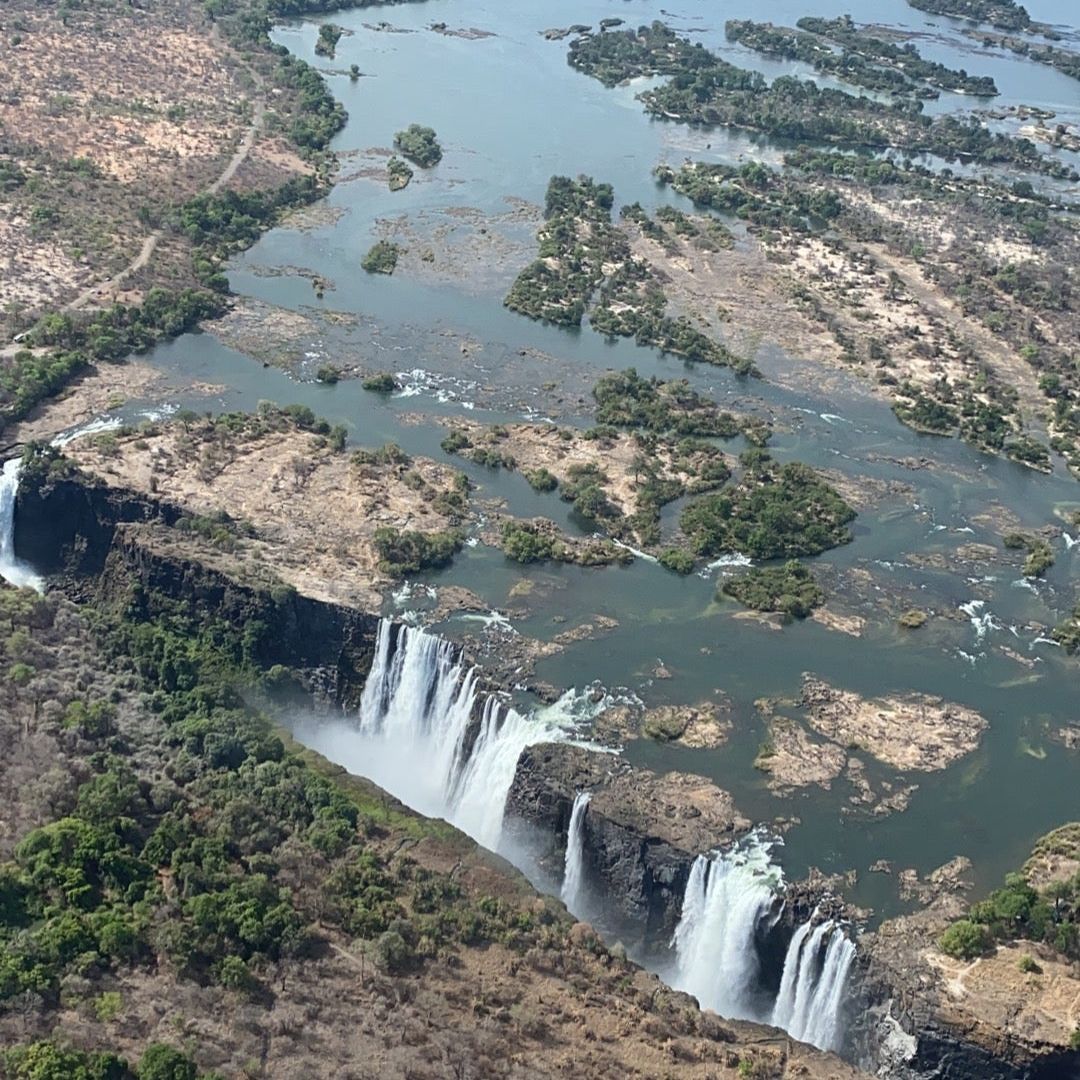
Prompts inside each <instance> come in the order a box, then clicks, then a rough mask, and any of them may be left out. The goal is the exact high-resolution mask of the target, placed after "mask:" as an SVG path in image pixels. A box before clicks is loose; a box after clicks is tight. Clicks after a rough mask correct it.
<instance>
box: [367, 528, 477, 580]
mask: <svg viewBox="0 0 1080 1080" xmlns="http://www.w3.org/2000/svg"><path fill="white" fill-rule="evenodd" d="M462 542H463V541H462V537H461V534H460V533H457V532H439V533H424V532H412V531H405V532H399V531H398V530H397V529H392V528H389V527H387V526H384V527H383V528H380V529H376V531H375V550H376V552H377V553H378V556H379V569H380V570H381V571H382V572H383V573H384V574H389V575H390V576H391V577H404V576H405V575H406V574H418V573H420V572H421V571H423V570H436V569H439V568H440V567H443V566H448V565H449V564H450V561H451V560H452V559H453V557H454V555H455V554H456V553H457V552H458V551H460V550H461V545H462Z"/></svg>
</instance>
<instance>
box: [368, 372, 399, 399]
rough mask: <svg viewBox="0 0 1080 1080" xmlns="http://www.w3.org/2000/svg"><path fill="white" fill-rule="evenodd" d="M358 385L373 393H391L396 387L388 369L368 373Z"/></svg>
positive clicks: (395, 382) (395, 381)
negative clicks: (371, 373)
mask: <svg viewBox="0 0 1080 1080" xmlns="http://www.w3.org/2000/svg"><path fill="white" fill-rule="evenodd" d="M360 385H361V386H363V388H364V389H365V390H370V391H372V393H375V394H392V393H393V392H394V391H395V390H396V389H397V380H396V379H395V378H394V376H393V375H391V374H390V372H389V371H378V372H376V373H375V374H374V375H369V376H368V377H367V378H366V379H364V381H363V382H362V383H361V384H360Z"/></svg>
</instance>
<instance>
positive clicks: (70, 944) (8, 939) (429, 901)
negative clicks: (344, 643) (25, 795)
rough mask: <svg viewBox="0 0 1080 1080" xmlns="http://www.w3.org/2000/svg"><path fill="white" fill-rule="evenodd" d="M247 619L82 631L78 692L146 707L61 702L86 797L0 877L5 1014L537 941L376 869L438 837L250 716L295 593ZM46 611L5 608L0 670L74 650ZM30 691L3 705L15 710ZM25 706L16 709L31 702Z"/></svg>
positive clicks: (195, 607) (51, 1063)
mask: <svg viewBox="0 0 1080 1080" xmlns="http://www.w3.org/2000/svg"><path fill="white" fill-rule="evenodd" d="M243 603H244V604H245V605H246V610H245V617H243V618H225V617H223V616H222V615H220V614H218V613H215V612H212V611H208V610H207V609H206V607H205V605H204V603H203V602H202V600H201V599H197V598H195V596H194V594H192V597H191V598H190V599H188V600H178V599H173V598H170V597H168V596H165V595H164V594H161V593H158V592H155V591H154V590H152V589H148V588H143V587H141V586H133V587H132V589H131V591H130V593H129V594H128V599H127V602H126V605H125V603H124V602H121V603H119V604H118V605H117V606H116V607H109V608H102V609H100V610H98V611H97V612H96V613H95V619H94V629H95V634H96V635H97V640H98V643H99V644H98V648H99V649H100V655H97V656H95V662H96V663H98V664H99V665H103V668H104V670H103V672H102V676H101V678H100V679H95V680H94V683H93V687H95V688H101V689H100V691H99V692H104V691H105V690H108V688H109V687H110V686H115V685H116V684H114V683H113V682H112V681H111V676H110V675H109V674H108V667H109V665H110V664H112V663H114V662H115V663H116V664H118V665H121V666H122V667H123V670H124V672H125V676H124V679H125V681H126V683H127V684H129V685H132V686H133V687H137V688H139V689H141V690H143V691H144V692H145V695H146V696H145V699H140V698H139V697H137V696H136V695H123V694H121V693H120V692H119V691H116V692H115V693H114V694H112V695H111V698H110V699H108V700H107V699H104V698H93V699H85V698H73V699H71V700H69V701H68V703H67V707H66V709H65V710H64V713H63V717H62V719H61V720H60V721H59V726H60V728H62V729H66V730H65V733H64V736H63V743H62V745H63V747H64V751H63V752H62V753H61V754H60V755H59V759H58V761H57V766H58V767H59V768H60V769H61V770H62V769H63V768H64V767H65V765H67V764H68V757H67V756H66V755H70V758H71V760H76V759H77V760H78V761H79V762H80V764H79V767H78V769H77V770H75V769H73V770H72V775H73V776H75V775H77V776H79V777H81V778H83V782H82V783H81V784H80V785H79V786H78V789H77V791H76V792H75V794H74V797H73V798H69V797H68V796H67V795H66V794H65V796H64V800H63V801H64V803H65V806H66V809H67V813H66V815H65V816H63V817H60V818H59V819H57V820H53V821H50V822H47V823H46V824H44V825H41V826H40V827H38V828H34V829H32V830H31V831H29V832H28V833H26V835H24V836H23V837H22V839H21V840H20V842H19V843H18V844H17V846H16V848H15V851H14V857H13V859H12V860H11V861H10V862H7V863H4V864H2V865H0V1003H10V1002H11V1001H12V999H14V998H18V1000H19V1001H20V1002H22V1003H23V1004H24V1005H25V1006H26V1007H27V1008H28V1010H29V1011H28V1015H30V1013H32V1012H33V1011H35V1010H39V1011H40V1010H48V1009H50V1008H52V1007H54V1006H56V1005H57V1004H58V1003H59V1000H60V992H61V982H62V980H63V979H64V976H65V975H67V974H69V973H72V974H77V975H78V976H79V978H80V979H85V980H89V981H90V983H91V985H93V984H94V982H95V980H97V979H99V978H100V977H102V976H103V975H104V974H105V973H108V972H111V971H119V970H126V969H130V968H150V969H152V968H153V967H155V965H156V964H157V962H158V958H159V957H165V958H167V959H168V961H169V968H168V970H170V971H173V972H175V973H176V977H177V978H181V979H184V978H191V979H194V980H196V981H198V982H199V983H202V984H205V983H207V982H213V983H216V984H218V985H220V986H222V987H223V988H225V989H227V990H229V991H230V992H232V993H235V994H239V995H255V996H260V995H262V994H263V993H264V991H265V989H266V988H265V986H263V987H261V988H260V983H262V982H263V980H264V979H266V978H267V977H268V976H269V975H272V973H273V971H274V968H275V964H276V962H277V961H278V960H279V959H280V958H283V957H291V958H294V959H296V960H299V961H303V959H304V958H306V957H308V956H310V955H312V954H313V950H317V949H319V948H321V947H323V942H322V939H323V937H324V936H325V933H326V931H325V930H324V929H323V928H324V927H331V928H337V929H338V930H339V932H340V933H342V934H347V935H349V936H350V937H353V938H360V939H364V940H365V941H366V942H367V943H368V950H367V952H368V955H370V956H371V957H372V959H373V961H374V963H375V964H376V965H377V966H379V967H381V968H383V969H384V970H385V971H388V972H391V973H396V972H400V971H403V970H407V969H409V968H411V967H415V966H417V965H420V964H422V963H424V962H425V958H427V957H430V956H434V955H435V954H436V953H438V952H439V951H440V950H443V951H445V949H446V948H448V947H451V946H453V945H454V944H457V943H483V942H486V941H492V940H500V941H504V942H506V943H507V944H511V945H513V946H514V947H517V946H520V947H521V949H522V951H524V950H525V949H527V948H530V947H532V946H533V945H535V944H536V940H537V939H536V934H535V933H534V931H538V930H539V929H540V924H541V923H542V922H545V919H546V921H547V922H550V918H549V917H545V916H544V915H542V914H538V913H536V911H535V908H534V909H532V910H531V912H519V911H517V910H516V908H514V907H511V906H510V905H508V904H506V903H504V902H502V901H495V900H491V899H489V898H483V897H480V898H470V897H469V896H467V895H465V893H464V892H463V890H462V889H461V887H460V886H459V885H458V884H457V883H456V882H455V881H453V880H452V879H451V878H450V877H449V875H443V874H441V873H435V872H432V871H429V870H426V869H424V868H422V867H419V866H417V865H416V863H415V862H413V861H412V860H411V859H409V858H398V859H397V860H396V861H395V863H394V864H393V865H391V864H389V863H388V862H387V861H386V860H385V858H384V857H383V856H382V855H381V854H380V853H379V851H378V850H377V849H376V848H375V847H373V846H372V844H371V842H370V839H371V838H372V837H383V836H385V835H386V830H393V829H395V828H396V829H401V830H405V829H408V830H410V831H411V834H412V835H413V836H416V835H422V834H423V832H424V830H425V829H428V828H431V829H437V828H438V826H436V825H430V824H429V823H427V822H425V821H424V820H423V819H416V818H413V817H411V816H408V817H405V816H403V815H401V814H399V813H398V812H397V811H396V810H394V809H393V808H391V807H387V806H384V805H381V803H380V802H379V800H378V798H377V796H374V795H372V794H370V793H368V792H367V789H366V788H359V787H357V788H351V787H350V788H343V787H341V786H339V785H338V783H337V782H335V781H334V780H332V779H328V778H327V777H325V776H324V775H322V774H321V773H320V772H318V771H317V769H316V766H315V765H313V764H309V762H308V760H307V758H306V757H303V756H298V755H296V754H293V753H291V752H289V751H288V750H287V749H286V747H285V745H284V744H283V742H282V740H281V739H280V738H279V737H278V736H277V734H276V733H275V732H274V730H273V728H272V726H271V724H270V722H269V721H268V720H267V718H266V717H265V716H264V715H263V714H261V713H260V712H258V711H256V710H255V709H254V708H252V707H251V706H249V705H248V704H247V703H246V699H248V698H250V696H251V689H252V685H253V684H261V685H262V686H263V687H264V688H270V687H273V686H277V685H280V684H281V683H282V682H283V681H286V682H287V681H288V679H289V673H288V672H287V671H285V670H284V669H280V668H276V667H274V668H269V669H267V668H266V667H265V658H266V657H267V656H271V655H276V653H275V648H276V647H277V645H278V644H279V643H278V642H277V640H276V639H277V633H276V631H274V630H272V629H271V627H272V626H274V625H278V626H280V625H281V622H282V619H287V618H288V616H287V614H283V607H282V605H286V606H287V605H289V604H290V603H291V594H290V593H288V592H287V591H281V590H270V591H267V592H264V593H253V594H251V596H250V597H248V598H247V599H245V600H244V601H243ZM55 605H56V601H55V600H50V599H47V598H42V597H37V596H34V595H31V594H29V593H28V592H26V591H24V592H19V591H17V590H7V591H6V592H0V607H2V614H3V617H4V620H5V622H8V623H9V624H10V626H11V628H12V632H11V634H9V635H8V636H6V637H5V638H4V639H3V640H0V659H2V660H4V661H5V662H6V663H8V664H10V662H11V660H12V659H13V658H14V656H15V655H16V653H17V654H18V655H20V656H30V655H32V656H33V658H34V660H35V662H36V663H39V664H44V665H46V666H47V665H49V664H50V663H51V664H55V663H56V656H54V655H53V654H52V652H50V650H58V649H60V648H62V649H64V650H70V648H71V638H70V635H69V636H65V637H63V638H61V639H60V640H59V641H56V640H55V638H53V639H46V638H45V636H44V635H45V634H46V632H47V628H48V627H49V626H50V625H51V624H52V621H53V619H54V618H55V614H56V612H55ZM72 617H73V616H72V615H71V614H70V613H68V616H67V618H68V619H69V620H70V619H71V618H72ZM49 640H52V641H53V642H54V643H53V644H49V643H48V641H49ZM84 640H85V639H80V641H84ZM65 655H66V653H65ZM31 674H32V673H31ZM25 683H26V680H20V681H18V682H17V683H13V684H12V686H11V687H10V690H11V691H12V692H13V693H14V694H15V695H18V694H19V688H20V687H22V686H23V685H25ZM92 692H93V691H91V693H92ZM33 693H35V691H34V690H33V688H32V687H30V688H28V689H27V690H26V694H27V695H31V694H33ZM65 693H66V691H65ZM9 696H10V695H9ZM112 698H115V700H116V701H123V702H124V704H123V707H122V711H119V710H118V709H117V708H116V707H114V706H113V703H112ZM141 700H145V705H143V704H141V703H140V701H141ZM23 706H24V707H25V708H26V709H27V710H29V709H30V708H31V707H32V706H31V699H30V697H29V696H28V697H27V698H26V699H25V701H24V702H23ZM16 715H17V713H16ZM52 722H54V721H48V723H52ZM376 820H378V824H376ZM403 834H404V832H403ZM300 867H302V868H303V869H302V870H301V871H300V872H299V873H297V868H300ZM290 868H291V869H290ZM0 1071H3V1072H4V1075H5V1076H10V1077H12V1078H18V1080H61V1078H63V1080H80V1078H85V1080H196V1077H197V1075H198V1070H197V1068H196V1066H195V1064H194V1062H192V1061H191V1060H190V1059H189V1058H187V1057H186V1056H185V1055H183V1054H181V1053H179V1052H177V1051H175V1050H172V1049H170V1048H168V1047H162V1046H151V1047H149V1048H147V1049H146V1051H145V1052H144V1053H143V1054H142V1056H141V1058H140V1060H139V1062H138V1064H137V1065H134V1066H132V1065H128V1064H127V1063H126V1062H124V1061H123V1060H121V1059H120V1058H118V1057H114V1056H112V1055H108V1054H101V1053H89V1054H87V1053H81V1052H79V1053H76V1052H72V1051H69V1050H67V1049H65V1048H63V1047H61V1046H58V1045H56V1044H52V1043H36V1044H32V1045H29V1046H24V1047H18V1048H14V1049H9V1050H6V1051H5V1052H4V1053H3V1055H2V1058H0ZM204 1080H209V1078H208V1077H207V1078H204Z"/></svg>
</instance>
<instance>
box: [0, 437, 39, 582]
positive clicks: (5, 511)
mask: <svg viewBox="0 0 1080 1080" xmlns="http://www.w3.org/2000/svg"><path fill="white" fill-rule="evenodd" d="M21 475H22V459H21V458H11V459H10V460H8V461H5V462H4V468H3V472H2V473H0V577H2V578H3V579H4V580H5V581H7V582H9V583H10V584H12V585H15V586H16V587H18V588H20V589H36V590H37V591H38V592H44V591H45V586H44V584H43V582H42V580H41V578H40V577H39V576H38V575H37V574H35V573H34V571H33V570H31V569H30V567H29V566H27V565H26V564H25V563H24V562H22V561H21V560H19V559H16V558H15V496H16V495H17V494H18V492H19V477H20V476H21Z"/></svg>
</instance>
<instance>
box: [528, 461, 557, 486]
mask: <svg viewBox="0 0 1080 1080" xmlns="http://www.w3.org/2000/svg"><path fill="white" fill-rule="evenodd" d="M525 479H526V480H528V482H529V487H531V488H532V489H533V491H554V490H555V489H556V488H557V487H558V486H559V478H558V477H557V476H556V475H555V474H554V473H553V472H549V471H548V470H547V469H545V468H544V467H543V466H541V467H540V468H539V469H529V470H528V471H527V472H526V473H525Z"/></svg>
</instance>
